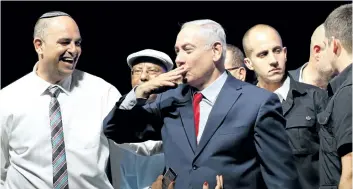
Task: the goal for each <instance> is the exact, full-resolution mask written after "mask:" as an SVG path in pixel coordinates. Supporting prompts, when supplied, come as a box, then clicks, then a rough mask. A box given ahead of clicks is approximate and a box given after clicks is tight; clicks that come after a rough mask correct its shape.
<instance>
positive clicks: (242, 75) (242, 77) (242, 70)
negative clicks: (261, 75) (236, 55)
mask: <svg viewBox="0 0 353 189" xmlns="http://www.w3.org/2000/svg"><path fill="white" fill-rule="evenodd" d="M238 73H239V74H238V77H239V79H240V80H242V81H245V79H246V69H245V68H244V67H240V68H239V72H238Z"/></svg>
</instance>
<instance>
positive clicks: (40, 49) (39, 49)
mask: <svg viewBox="0 0 353 189" xmlns="http://www.w3.org/2000/svg"><path fill="white" fill-rule="evenodd" d="M33 45H34V49H35V50H36V52H37V53H38V54H39V55H42V54H43V45H44V44H43V41H42V39H40V38H37V37H36V38H34V39H33Z"/></svg>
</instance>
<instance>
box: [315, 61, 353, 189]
mask: <svg viewBox="0 0 353 189" xmlns="http://www.w3.org/2000/svg"><path fill="white" fill-rule="evenodd" d="M327 90H328V93H329V95H330V101H329V102H328V104H327V107H326V109H325V111H324V112H322V113H320V114H319V116H318V121H319V123H320V124H322V127H321V129H320V132H319V134H320V142H321V146H320V186H321V187H323V186H326V187H327V188H334V187H337V186H338V184H339V180H340V176H341V157H342V156H344V155H346V154H347V153H349V152H352V64H350V65H349V66H348V67H347V68H346V69H344V70H343V71H342V72H341V73H340V74H339V75H338V76H336V77H335V78H334V79H333V80H332V81H331V82H330V83H329V85H328V87H327Z"/></svg>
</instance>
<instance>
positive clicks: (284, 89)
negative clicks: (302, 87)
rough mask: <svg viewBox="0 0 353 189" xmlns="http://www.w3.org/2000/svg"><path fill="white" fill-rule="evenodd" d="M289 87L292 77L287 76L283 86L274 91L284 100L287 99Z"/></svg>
mask: <svg viewBox="0 0 353 189" xmlns="http://www.w3.org/2000/svg"><path fill="white" fill-rule="evenodd" d="M289 89H290V78H289V76H287V78H286V80H285V81H284V83H283V84H282V86H281V87H280V88H278V89H276V90H275V91H274V93H276V94H277V95H278V97H279V99H280V100H281V102H282V101H283V100H286V99H287V96H288V92H289Z"/></svg>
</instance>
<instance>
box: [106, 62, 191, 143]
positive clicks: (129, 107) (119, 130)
mask: <svg viewBox="0 0 353 189" xmlns="http://www.w3.org/2000/svg"><path fill="white" fill-rule="evenodd" d="M184 72H185V69H184V68H183V67H179V68H176V69H175V70H172V71H169V72H167V73H164V74H161V75H159V76H158V77H155V78H154V79H152V80H150V81H148V82H146V83H143V84H141V85H139V86H137V87H136V88H134V89H132V90H131V91H130V93H129V94H127V95H126V96H125V97H124V98H121V99H122V100H119V102H117V103H116V104H115V106H114V107H113V109H112V110H111V111H110V112H109V114H108V116H107V117H106V118H105V119H104V122H103V130H104V134H105V135H106V136H107V138H109V139H112V140H113V141H115V142H116V143H137V142H143V141H146V140H161V134H160V132H161V127H162V125H163V118H162V117H161V116H160V111H159V101H160V98H161V95H158V97H157V99H156V100H155V101H154V102H152V103H148V104H145V103H146V101H147V99H148V98H149V96H150V95H151V94H159V93H162V92H164V91H166V90H169V89H172V88H175V87H177V84H176V81H177V80H178V79H180V78H181V77H182V74H183V73H184Z"/></svg>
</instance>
